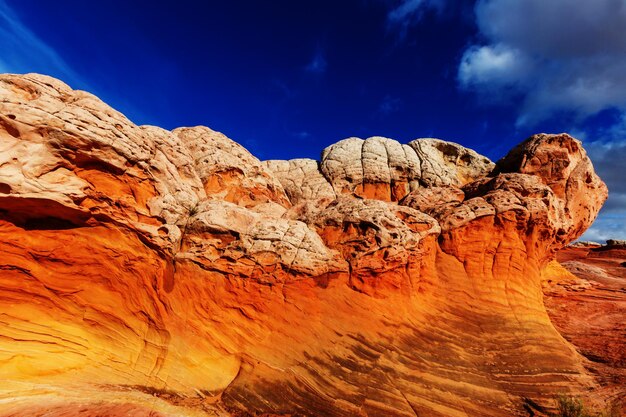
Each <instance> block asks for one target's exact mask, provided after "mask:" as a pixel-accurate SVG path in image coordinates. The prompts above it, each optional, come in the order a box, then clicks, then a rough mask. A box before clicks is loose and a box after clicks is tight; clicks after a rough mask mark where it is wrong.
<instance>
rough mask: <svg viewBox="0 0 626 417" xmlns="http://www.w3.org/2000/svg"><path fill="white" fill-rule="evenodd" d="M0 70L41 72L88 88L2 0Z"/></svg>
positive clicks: (75, 85)
mask: <svg viewBox="0 0 626 417" xmlns="http://www.w3.org/2000/svg"><path fill="white" fill-rule="evenodd" d="M0 71H1V72H13V73H24V72H41V73H44V74H49V75H53V76H55V77H58V78H61V79H63V80H64V81H66V82H67V83H69V84H71V85H72V86H73V87H75V88H76V87H80V88H85V89H86V88H88V86H87V84H86V82H85V81H84V80H83V79H82V78H81V77H80V76H79V75H78V74H77V73H76V72H75V71H74V70H73V69H72V68H71V67H70V66H69V65H68V64H67V62H65V60H64V59H63V58H62V57H61V56H60V55H59V54H58V53H57V51H56V50H55V49H54V48H53V47H52V46H50V45H49V44H47V43H46V42H45V41H43V40H42V39H41V38H39V37H38V36H37V35H36V34H35V33H34V32H33V31H32V30H30V29H29V28H28V27H27V26H26V25H25V24H24V23H23V22H22V21H21V19H20V18H19V16H18V15H17V14H16V13H15V11H14V10H13V9H12V8H11V7H10V6H9V5H8V4H7V3H6V2H5V1H4V0H0Z"/></svg>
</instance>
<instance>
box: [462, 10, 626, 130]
mask: <svg viewBox="0 0 626 417" xmlns="http://www.w3.org/2000/svg"><path fill="white" fill-rule="evenodd" d="M475 12H476V22H477V25H478V28H479V31H480V34H481V35H482V37H483V38H484V40H485V41H486V42H484V43H482V44H481V45H473V46H470V47H469V48H468V49H467V50H466V51H465V53H464V54H463V57H462V59H461V62H460V64H459V69H458V79H459V83H460V86H461V87H462V88H464V89H467V90H472V91H475V92H478V93H485V94H486V95H488V96H489V95H492V94H493V93H494V92H497V91H501V92H504V93H506V92H510V91H511V90H514V91H515V92H516V93H517V94H519V95H520V97H521V105H520V108H519V118H518V125H532V124H534V123H536V122H538V121H541V120H543V119H545V118H548V117H550V116H551V115H553V114H555V113H556V112H559V111H567V112H571V113H573V114H575V115H577V116H578V117H583V118H584V117H587V116H589V115H592V114H595V113H597V112H599V111H601V110H604V109H609V108H618V109H626V77H624V74H626V36H625V35H624V28H626V0H593V1H583V2H581V1H578V0H550V1H545V0H478V3H477V4H476V8H475Z"/></svg>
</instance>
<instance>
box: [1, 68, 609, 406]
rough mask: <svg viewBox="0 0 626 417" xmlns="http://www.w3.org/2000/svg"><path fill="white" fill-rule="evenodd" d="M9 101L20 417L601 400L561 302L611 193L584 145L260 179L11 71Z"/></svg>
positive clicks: (334, 165)
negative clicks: (546, 298)
mask: <svg viewBox="0 0 626 417" xmlns="http://www.w3.org/2000/svg"><path fill="white" fill-rule="evenodd" d="M0 97H1V98H2V100H1V101H0V109H1V111H0V236H1V238H0V312H1V314H0V381H3V383H2V384H1V386H0V415H23V414H30V415H47V416H50V415H52V416H61V415H83V416H84V415H102V414H105V415H136V416H141V415H163V416H167V415H189V416H201V415H220V416H245V415H266V416H270V415H271V416H277V415H284V416H416V415H417V416H433V417H437V416H468V415H469V416H514V415H528V410H531V411H532V407H531V405H533V406H538V405H543V406H547V407H549V406H550V405H551V401H552V399H553V397H554V396H555V395H556V394H557V393H561V392H571V393H573V394H576V395H589V394H590V393H592V394H594V395H596V397H598V398H600V399H602V398H603V395H604V394H603V392H604V391H603V387H602V386H601V385H600V383H599V382H598V380H597V378H596V377H595V376H594V375H593V374H592V373H590V372H589V371H588V369H587V368H586V367H585V360H586V359H585V358H584V357H583V356H581V355H580V354H579V353H578V352H577V350H576V349H575V348H574V347H573V346H572V345H571V344H569V343H568V342H567V341H566V340H565V339H563V337H562V336H561V334H560V333H559V332H558V331H557V330H556V329H555V328H554V326H553V325H552V322H551V321H550V318H549V316H548V314H547V313H546V309H545V307H544V303H543V295H542V287H541V278H542V274H543V275H544V278H545V268H546V266H547V265H549V262H550V261H551V260H552V259H553V258H554V256H555V253H556V252H557V251H558V250H559V249H560V248H562V247H564V246H565V245H567V244H568V243H570V242H572V241H574V240H575V239H577V238H578V237H579V236H580V235H581V234H582V233H583V232H584V231H585V229H586V228H587V227H588V226H589V225H590V224H591V222H592V221H593V220H594V218H595V216H596V215H597V213H598V211H599V209H600V207H601V206H602V204H603V202H604V200H605V199H606V197H607V189H606V186H605V185H604V183H603V182H602V181H601V180H600V178H598V176H597V175H596V174H595V173H594V170H593V167H592V165H591V162H590V161H589V158H588V157H587V155H586V153H585V151H584V149H583V147H582V146H581V143H580V142H579V141H577V140H576V139H574V138H572V137H570V136H569V135H566V134H560V135H545V134H541V135H535V136H533V137H531V138H529V139H527V140H526V141H524V142H522V143H521V144H520V145H519V146H518V147H516V148H515V149H513V150H512V151H511V152H510V153H509V154H508V155H507V156H506V157H505V158H503V159H502V160H500V161H498V162H497V163H496V164H494V163H492V162H491V161H489V160H488V159H487V158H486V157H484V156H481V155H478V154H477V153H475V152H474V151H471V150H469V149H466V148H464V147H462V146H460V145H457V144H454V143H451V142H444V141H440V140H437V139H417V140H415V141H412V142H410V143H409V144H407V145H402V144H400V143H398V142H396V141H394V140H391V139H387V138H381V137H373V138H369V139H366V140H362V139H358V138H349V139H345V140H343V141H340V142H338V143H336V144H334V145H331V146H329V147H328V148H326V149H325V150H324V151H323V153H322V158H321V160H320V161H314V160H309V159H295V160H291V161H265V162H261V161H259V160H258V159H256V158H255V157H254V156H253V155H251V154H250V153H249V152H248V151H247V150H246V149H244V148H243V147H241V146H240V145H238V144H237V143H235V142H233V141H232V140H230V139H228V138H227V137H226V136H224V135H223V134H221V133H217V132H214V131H212V130H210V129H208V128H206V127H194V128H180V129H175V130H173V131H167V130H164V129H160V128H157V127H153V126H136V125H134V124H133V123H132V122H130V121H129V120H128V119H126V118H125V117H124V116H123V115H122V114H120V113H119V112H117V111H115V110H113V109H111V108H110V107H109V106H107V105H106V104H104V103H103V102H102V101H100V100H99V99H98V98H96V97H95V96H93V95H91V94H89V93H86V92H83V91H76V90H72V89H71V88H69V87H68V86H67V85H65V84H63V83H62V82H60V81H58V80H55V79H53V78H50V77H46V76H41V75H35V74H29V75H24V76H20V75H2V76H0ZM529 404H531V405H529ZM529 407H530V408H529ZM532 412H534V411H532ZM150 413H152V414H150Z"/></svg>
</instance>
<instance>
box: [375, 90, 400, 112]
mask: <svg viewBox="0 0 626 417" xmlns="http://www.w3.org/2000/svg"><path fill="white" fill-rule="evenodd" d="M401 104H402V100H400V99H399V98H397V97H392V96H390V95H386V96H385V98H383V101H381V103H380V105H379V106H378V112H379V113H380V114H382V115H384V116H387V115H389V114H391V113H395V112H397V111H399V110H400V105H401Z"/></svg>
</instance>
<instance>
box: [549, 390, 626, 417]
mask: <svg viewBox="0 0 626 417" xmlns="http://www.w3.org/2000/svg"><path fill="white" fill-rule="evenodd" d="M556 403H557V411H558V413H557V415H556V416H557V417H620V416H619V412H618V410H617V407H607V408H606V409H604V410H602V411H592V410H590V409H588V408H587V407H585V403H584V402H583V401H582V400H581V399H580V398H574V397H568V396H566V395H560V396H559V397H557V400H556Z"/></svg>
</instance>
